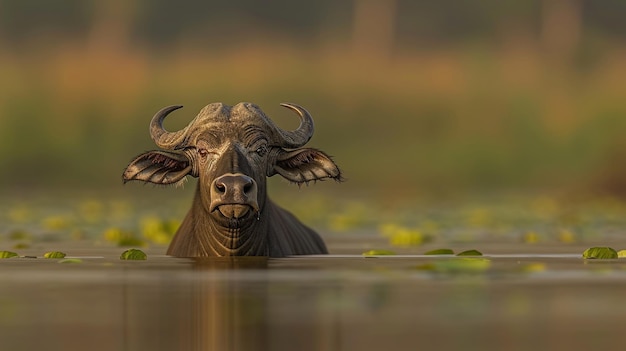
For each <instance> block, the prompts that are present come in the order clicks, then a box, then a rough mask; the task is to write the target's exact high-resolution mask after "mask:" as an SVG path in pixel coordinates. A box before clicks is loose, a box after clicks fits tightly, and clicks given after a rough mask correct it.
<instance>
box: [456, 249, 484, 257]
mask: <svg viewBox="0 0 626 351" xmlns="http://www.w3.org/2000/svg"><path fill="white" fill-rule="evenodd" d="M456 255H457V256H482V255H483V253H482V252H480V251H478V250H465V251H463V252H459V253H458V254H456Z"/></svg>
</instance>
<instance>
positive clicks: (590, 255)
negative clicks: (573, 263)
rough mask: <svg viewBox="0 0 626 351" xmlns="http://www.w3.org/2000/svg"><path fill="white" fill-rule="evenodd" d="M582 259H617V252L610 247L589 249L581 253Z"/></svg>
mask: <svg viewBox="0 0 626 351" xmlns="http://www.w3.org/2000/svg"><path fill="white" fill-rule="evenodd" d="M583 258H586V259H600V260H606V259H612V258H618V255H617V251H615V250H614V249H612V248H610V247H590V248H588V249H587V250H585V252H583Z"/></svg>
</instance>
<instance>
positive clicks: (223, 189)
mask: <svg viewBox="0 0 626 351" xmlns="http://www.w3.org/2000/svg"><path fill="white" fill-rule="evenodd" d="M215 189H216V190H217V191H218V192H220V193H222V194H223V193H225V192H226V185H225V184H224V183H219V182H218V183H215Z"/></svg>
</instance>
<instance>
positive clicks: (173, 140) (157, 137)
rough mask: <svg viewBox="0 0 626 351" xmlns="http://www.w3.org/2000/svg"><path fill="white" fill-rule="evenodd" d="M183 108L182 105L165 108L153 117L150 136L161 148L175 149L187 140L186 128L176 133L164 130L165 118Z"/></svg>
mask: <svg viewBox="0 0 626 351" xmlns="http://www.w3.org/2000/svg"><path fill="white" fill-rule="evenodd" d="M181 107H182V106H181V105H173V106H168V107H164V108H162V109H161V110H160V111H159V112H157V113H156V114H155V115H154V117H152V121H150V136H151V137H152V140H154V142H155V144H157V145H158V146H159V147H160V148H163V149H170V150H171V149H174V148H176V146H178V145H180V144H181V143H182V142H183V140H184V139H185V134H186V128H185V129H182V130H179V131H176V132H168V131H167V130H165V128H163V120H164V119H165V117H167V115H168V114H170V113H171V112H172V111H175V110H178V109H179V108H181Z"/></svg>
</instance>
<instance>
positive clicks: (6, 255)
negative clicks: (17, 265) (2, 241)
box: [0, 251, 18, 258]
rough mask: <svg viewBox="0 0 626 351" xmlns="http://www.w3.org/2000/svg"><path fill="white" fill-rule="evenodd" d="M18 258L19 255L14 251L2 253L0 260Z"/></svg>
mask: <svg viewBox="0 0 626 351" xmlns="http://www.w3.org/2000/svg"><path fill="white" fill-rule="evenodd" d="M12 257H18V254H16V253H15V252H12V251H0V258H12Z"/></svg>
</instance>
